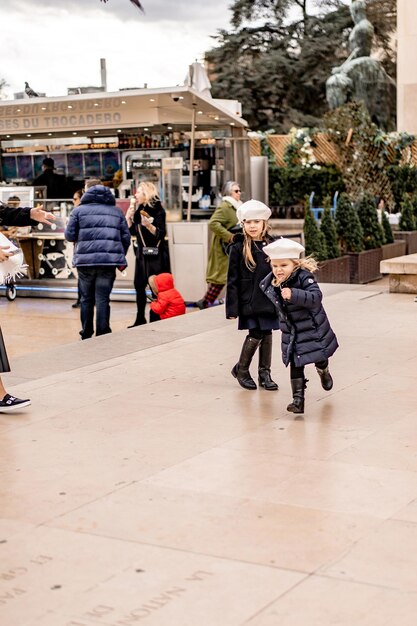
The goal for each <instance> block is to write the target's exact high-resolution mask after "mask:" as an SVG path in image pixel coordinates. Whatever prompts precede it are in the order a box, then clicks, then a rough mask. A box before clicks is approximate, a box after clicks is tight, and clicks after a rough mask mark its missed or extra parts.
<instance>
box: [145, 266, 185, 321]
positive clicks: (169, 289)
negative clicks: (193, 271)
mask: <svg viewBox="0 0 417 626" xmlns="http://www.w3.org/2000/svg"><path fill="white" fill-rule="evenodd" d="M155 283H156V286H157V288H158V295H157V299H156V302H151V309H152V311H153V312H154V313H156V314H157V315H159V316H160V318H161V320H165V319H167V318H168V317H175V316H176V315H184V313H185V302H184V300H183V297H182V295H181V294H180V292H179V291H177V290H176V289H174V279H173V278H172V274H168V273H165V274H158V275H157V276H155Z"/></svg>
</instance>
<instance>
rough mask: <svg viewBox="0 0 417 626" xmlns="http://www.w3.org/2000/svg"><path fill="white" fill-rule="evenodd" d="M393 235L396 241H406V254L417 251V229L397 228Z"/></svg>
mask: <svg viewBox="0 0 417 626" xmlns="http://www.w3.org/2000/svg"><path fill="white" fill-rule="evenodd" d="M393 235H394V240H395V241H398V240H399V239H400V240H404V241H405V243H406V250H405V254H414V253H415V252H417V230H395V231H394V232H393Z"/></svg>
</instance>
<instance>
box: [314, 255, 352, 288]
mask: <svg viewBox="0 0 417 626" xmlns="http://www.w3.org/2000/svg"><path fill="white" fill-rule="evenodd" d="M317 280H318V282H319V283H349V282H350V258H349V256H348V255H345V256H340V257H338V258H337V259H328V260H327V261H322V262H320V263H319V270H318V272H317Z"/></svg>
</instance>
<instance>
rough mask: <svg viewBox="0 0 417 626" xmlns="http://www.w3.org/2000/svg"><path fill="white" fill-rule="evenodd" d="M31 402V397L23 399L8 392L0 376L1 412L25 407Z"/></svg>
mask: <svg viewBox="0 0 417 626" xmlns="http://www.w3.org/2000/svg"><path fill="white" fill-rule="evenodd" d="M30 404H31V402H30V400H29V399H26V400H21V399H20V398H16V396H12V395H10V394H9V393H7V391H6V389H5V388H4V385H3V381H2V379H1V376H0V413H10V411H16V410H17V409H23V408H24V407H25V406H29V405H30Z"/></svg>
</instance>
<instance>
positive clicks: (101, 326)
mask: <svg viewBox="0 0 417 626" xmlns="http://www.w3.org/2000/svg"><path fill="white" fill-rule="evenodd" d="M115 278H116V268H115V267H109V268H108V269H101V268H100V269H98V270H97V278H96V292H95V296H96V337H98V336H99V335H107V334H108V333H111V328H110V294H111V290H112V289H113V284H114V281H115Z"/></svg>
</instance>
